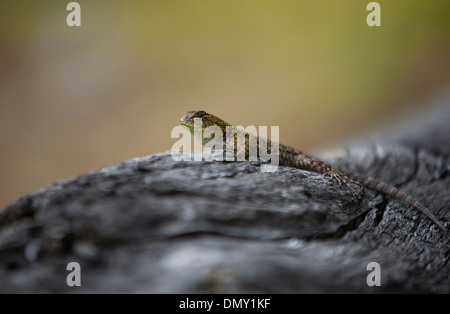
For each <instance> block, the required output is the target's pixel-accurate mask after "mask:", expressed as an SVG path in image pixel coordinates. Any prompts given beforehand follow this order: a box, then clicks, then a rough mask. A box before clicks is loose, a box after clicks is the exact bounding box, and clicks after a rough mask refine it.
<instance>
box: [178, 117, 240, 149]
mask: <svg viewBox="0 0 450 314" xmlns="http://www.w3.org/2000/svg"><path fill="white" fill-rule="evenodd" d="M195 119H201V123H202V130H201V132H198V133H197V135H200V136H201V134H203V132H204V131H205V129H206V128H207V127H209V126H216V127H219V128H220V129H221V131H222V133H223V134H224V135H225V134H226V132H227V126H231V125H230V124H228V123H227V122H225V121H223V120H222V119H220V118H219V117H216V116H214V115H212V114H209V113H207V112H206V111H203V110H193V111H188V112H187V113H186V114H185V115H184V117H182V118H181V121H180V124H181V125H182V126H184V127H186V128H188V129H189V131H190V132H191V133H192V134H193V135H195V133H194V122H195ZM197 140H200V141H201V142H202V144H203V145H205V143H207V142H208V141H209V140H210V139H203V138H198V139H197Z"/></svg>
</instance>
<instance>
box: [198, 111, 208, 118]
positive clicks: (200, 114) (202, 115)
mask: <svg viewBox="0 0 450 314" xmlns="http://www.w3.org/2000/svg"><path fill="white" fill-rule="evenodd" d="M206 115H207V113H206V112H205V111H199V112H197V114H196V115H195V116H196V117H197V118H203V117H204V116H206Z"/></svg>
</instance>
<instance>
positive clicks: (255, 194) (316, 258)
mask: <svg viewBox="0 0 450 314" xmlns="http://www.w3.org/2000/svg"><path fill="white" fill-rule="evenodd" d="M438 102H440V103H441V105H434V106H430V107H428V108H427V112H426V113H424V112H421V113H420V114H419V115H417V116H416V117H413V118H409V119H408V120H407V121H403V122H402V123H401V125H399V124H398V123H396V126H395V127H393V128H391V130H392V132H387V134H386V135H384V136H381V137H378V138H377V139H375V140H370V142H368V140H367V139H366V140H365V141H364V142H362V141H360V143H359V144H354V145H351V146H349V147H347V148H346V149H345V150H342V151H341V153H340V154H339V155H336V154H335V155H330V154H328V155H322V158H324V159H326V160H327V161H329V162H331V163H333V164H335V165H337V166H345V167H346V168H348V169H350V170H353V171H358V172H361V173H363V174H366V175H371V176H373V177H376V178H378V179H379V180H381V181H385V182H388V183H391V184H393V185H395V186H397V187H399V188H400V189H401V190H402V191H406V192H408V193H410V194H411V195H413V196H414V197H415V198H417V199H418V200H420V201H421V202H423V203H424V204H425V205H426V206H428V207H429V208H430V210H431V212H433V213H434V214H435V215H436V216H437V217H438V219H440V220H441V221H443V222H447V221H448V220H449V216H450V211H449V197H450V193H449V188H450V175H449V174H450V99H449V98H446V99H444V98H441V99H440V100H439V101H438ZM446 226H447V228H448V227H449V224H448V223H446ZM449 251H450V250H449V237H448V234H444V232H443V231H442V230H440V229H439V228H438V227H437V226H436V225H434V224H433V223H432V222H431V221H430V220H429V219H428V218H427V217H425V216H424V215H422V214H420V213H419V212H418V211H416V210H415V209H414V208H412V207H411V206H408V205H406V204H405V203H403V202H401V201H398V200H395V199H391V198H386V197H384V196H383V195H381V194H379V193H376V192H374V191H370V190H364V192H363V193H362V194H361V195H360V197H359V198H357V197H355V196H354V195H352V194H350V193H348V191H347V190H346V189H345V188H344V187H342V188H341V187H339V186H338V185H337V184H336V183H335V182H334V181H332V180H331V179H330V178H326V177H324V176H322V175H319V174H316V173H311V172H308V171H302V170H297V169H291V168H285V167H280V168H279V169H278V171H277V172H275V173H263V172H261V171H260V164H258V163H247V162H205V161H202V162H175V161H173V160H172V158H171V155H170V152H166V153H161V154H156V155H153V156H148V157H144V158H138V159H133V160H128V161H125V162H121V163H119V164H115V165H112V166H109V167H106V168H103V169H100V170H99V171H95V172H91V173H88V174H84V175H80V176H78V177H76V178H73V179H70V180H66V181H61V182H56V183H54V184H53V185H51V186H50V187H48V188H45V189H42V190H40V191H38V192H35V193H32V194H29V195H26V196H24V197H22V198H21V199H19V200H18V201H17V203H15V204H13V205H11V206H9V207H8V208H6V209H5V210H4V211H2V212H1V213H0V293H6V292H156V293H159V292H163V293H165V292H170V293H199V292H200V293H201V292H206V293H211V292H212V293H215V292H222V293H243V292H248V293H259V292H260V293H270V292H274V293H303V292H320V293H327V292H342V293H345V292H350V293H380V292H383V293H386V292H396V293H402V292H408V293H409V292H433V293H449V292H450V285H449V278H450V277H449V276H450V265H449ZM69 262H78V263H79V264H80V265H81V272H82V277H81V280H82V286H81V287H76V288H74V287H68V286H67V284H66V276H67V275H68V274H69V272H68V271H66V266H67V264H68V263H69ZM371 262H377V263H379V265H380V266H381V286H380V287H376V286H374V287H369V286H368V285H367V283H366V278H367V276H368V275H369V273H370V271H368V270H366V267H367V265H368V264H369V263H371Z"/></svg>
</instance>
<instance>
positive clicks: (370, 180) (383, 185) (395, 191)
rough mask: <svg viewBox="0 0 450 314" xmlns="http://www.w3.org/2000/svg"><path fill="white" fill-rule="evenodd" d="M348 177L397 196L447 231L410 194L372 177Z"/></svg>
mask: <svg viewBox="0 0 450 314" xmlns="http://www.w3.org/2000/svg"><path fill="white" fill-rule="evenodd" d="M348 177H349V178H350V179H351V180H355V181H356V182H359V183H360V184H362V185H363V186H365V187H367V188H369V189H372V190H376V191H379V192H381V193H384V194H387V195H390V196H392V197H395V198H398V199H400V200H402V201H404V202H406V203H408V204H410V205H412V206H414V207H415V208H416V209H417V210H419V211H420V212H422V213H423V214H425V215H426V216H427V217H428V218H430V219H431V220H432V221H433V222H434V223H435V224H436V225H438V226H439V228H441V229H442V230H443V231H444V232H447V228H445V227H444V225H443V223H442V222H440V221H439V220H438V219H437V218H436V216H434V215H433V214H432V213H431V212H430V211H429V210H428V208H426V207H425V206H424V205H423V204H422V203H420V202H419V201H417V200H415V199H414V198H412V197H411V196H410V195H408V194H406V193H404V192H402V191H400V190H399V189H397V188H396V187H394V186H391V185H388V184H386V183H382V182H378V181H377V180H375V179H374V178H371V177H364V176H362V175H360V174H349V175H348Z"/></svg>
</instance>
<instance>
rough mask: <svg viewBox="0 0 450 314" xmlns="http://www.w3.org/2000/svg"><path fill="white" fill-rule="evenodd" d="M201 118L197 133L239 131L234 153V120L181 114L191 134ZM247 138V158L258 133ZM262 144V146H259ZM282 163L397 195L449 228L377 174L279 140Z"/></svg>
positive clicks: (203, 114)
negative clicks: (345, 166) (338, 165)
mask: <svg viewBox="0 0 450 314" xmlns="http://www.w3.org/2000/svg"><path fill="white" fill-rule="evenodd" d="M195 118H200V119H202V120H201V122H202V130H201V132H196V134H197V136H200V137H201V135H202V134H203V131H204V130H205V129H206V128H207V127H209V126H216V127H219V128H220V130H221V131H222V133H223V135H224V138H223V143H226V134H227V127H232V128H233V129H234V130H235V131H236V134H235V136H234V142H235V145H234V147H235V153H236V149H237V137H238V134H239V133H240V132H243V131H242V130H240V129H237V128H234V127H233V126H232V125H231V124H229V123H227V122H225V121H224V120H222V119H220V118H218V117H216V116H214V115H212V114H209V113H206V112H205V111H201V110H198V111H188V112H187V113H186V115H185V116H184V117H183V118H181V122H180V123H181V125H182V126H184V127H186V128H188V129H189V131H190V132H191V133H192V134H195V133H194V119H195ZM245 136H246V142H245V158H246V159H248V156H249V137H250V136H252V137H255V136H256V135H248V134H246V135H245ZM196 140H199V141H200V142H201V143H202V144H203V145H205V144H206V143H208V142H209V141H211V139H209V138H206V139H205V138H196ZM256 141H257V143H258V144H259V142H260V141H265V142H266V143H267V150H268V151H269V150H270V147H271V141H270V140H269V139H264V138H261V137H256ZM258 147H259V146H258ZM279 165H280V166H286V167H293V168H297V169H303V170H308V171H312V172H316V173H321V174H323V175H325V176H328V177H331V178H333V179H334V180H336V181H337V182H338V183H339V185H342V184H344V185H346V186H348V187H349V188H350V189H351V191H352V192H353V193H354V194H356V193H355V192H354V190H353V187H352V186H351V185H350V183H353V184H357V185H362V186H364V187H366V188H369V189H372V190H376V191H378V192H381V193H384V194H387V195H390V196H392V197H395V198H397V199H400V200H402V201H404V202H406V203H408V204H410V205H412V206H414V207H415V208H416V209H417V210H419V211H420V212H422V213H423V214H425V215H426V216H427V217H428V218H430V219H431V220H432V221H433V222H434V223H435V224H436V225H437V226H439V228H441V229H442V230H443V231H444V232H445V233H446V232H447V229H446V228H445V227H444V225H443V224H442V223H441V222H440V221H439V220H438V219H437V218H436V216H434V215H433V214H432V213H431V212H430V211H429V210H428V209H427V208H426V207H425V206H424V205H423V204H421V203H420V202H419V201H417V200H415V199H414V198H413V197H412V196H410V195H408V194H406V193H404V192H402V191H400V190H399V189H397V188H396V187H394V186H391V185H389V184H387V183H383V182H378V181H376V180H375V179H374V178H371V177H365V176H363V175H361V174H359V173H351V172H350V171H348V170H345V169H340V170H339V169H337V168H335V167H333V166H332V165H330V164H328V163H326V162H323V161H321V160H319V159H317V158H315V157H312V156H310V155H308V154H305V153H303V152H301V151H299V150H296V149H294V148H292V147H289V146H287V145H283V144H279Z"/></svg>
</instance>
